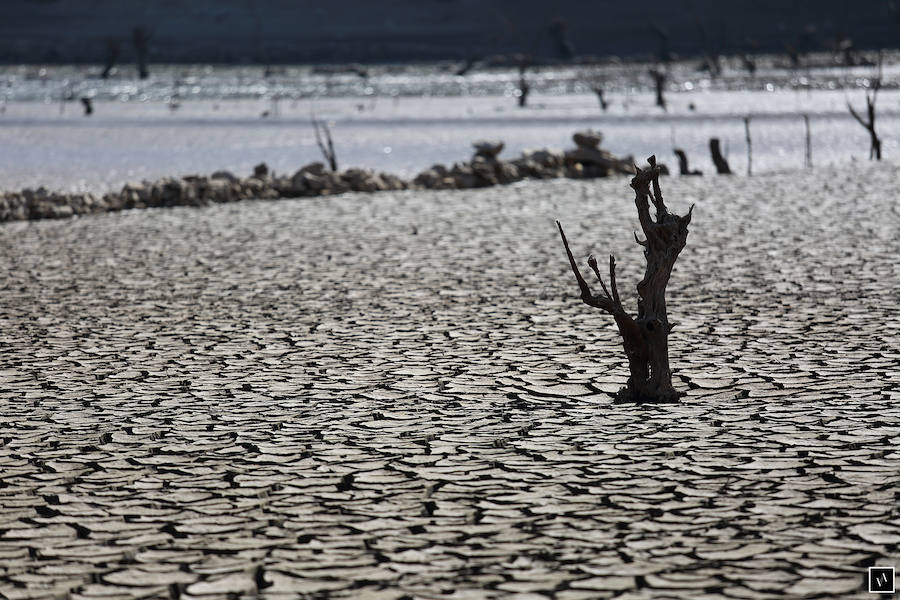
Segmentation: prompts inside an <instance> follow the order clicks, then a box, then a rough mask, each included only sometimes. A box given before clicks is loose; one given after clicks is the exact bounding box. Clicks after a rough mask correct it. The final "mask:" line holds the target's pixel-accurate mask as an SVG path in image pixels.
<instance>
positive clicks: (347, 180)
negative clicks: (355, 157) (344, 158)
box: [340, 169, 378, 192]
mask: <svg viewBox="0 0 900 600" xmlns="http://www.w3.org/2000/svg"><path fill="white" fill-rule="evenodd" d="M340 178H341V180H342V181H343V183H344V184H346V185H348V186H349V187H350V189H351V190H354V191H357V192H374V191H377V190H378V185H377V183H376V182H375V180H374V179H375V178H374V175H373V173H372V172H371V171H368V170H366V169H347V170H346V171H344V172H343V173H341V174H340Z"/></svg>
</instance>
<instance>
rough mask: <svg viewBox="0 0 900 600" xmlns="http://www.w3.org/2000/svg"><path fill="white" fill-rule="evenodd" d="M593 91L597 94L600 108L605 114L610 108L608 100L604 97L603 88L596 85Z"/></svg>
mask: <svg viewBox="0 0 900 600" xmlns="http://www.w3.org/2000/svg"><path fill="white" fill-rule="evenodd" d="M591 89H593V90H594V93H595V94H597V100H599V101H600V108H602V109H603V112H606V109H607V108H609V102H607V100H606V98H604V97H603V88H602V87H600V86H599V85H595V86H593V87H592V88H591Z"/></svg>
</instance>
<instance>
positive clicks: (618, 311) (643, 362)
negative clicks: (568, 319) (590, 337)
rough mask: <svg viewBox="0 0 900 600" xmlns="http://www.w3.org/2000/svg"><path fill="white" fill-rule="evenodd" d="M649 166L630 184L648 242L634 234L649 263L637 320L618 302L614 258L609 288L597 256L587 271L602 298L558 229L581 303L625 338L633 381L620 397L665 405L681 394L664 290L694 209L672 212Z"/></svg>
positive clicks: (652, 165) (641, 284) (655, 171)
mask: <svg viewBox="0 0 900 600" xmlns="http://www.w3.org/2000/svg"><path fill="white" fill-rule="evenodd" d="M648 162H649V163H650V168H649V169H647V170H644V171H642V170H641V169H637V167H635V168H636V169H637V175H635V176H634V178H633V179H632V180H631V187H632V189H633V190H634V194H635V195H634V203H635V205H636V206H637V211H638V218H639V219H640V222H641V229H642V230H643V231H644V235H645V236H646V238H647V239H646V240H641V239H639V238H638V236H637V234H636V233H635V235H634V239H635V241H637V243H638V244H640V245H641V246H643V247H644V258H645V259H646V261H647V268H646V271H645V272H644V278H643V279H642V280H641V281H640V282H639V283H638V285H637V292H638V302H637V317H632V316H631V315H630V314H628V312H626V310H625V308H624V307H623V306H622V302H621V300H620V298H619V290H618V288H617V287H616V260H615V258H614V257H613V256H611V255H610V257H609V288H607V287H606V284H605V283H604V282H603V278H602V277H601V275H600V270H599V268H598V267H597V260H596V259H595V258H594V257H593V255H591V256H590V257H589V258H588V261H587V262H588V266H590V268H591V270H593V271H594V274H595V275H596V276H597V279H598V280H599V281H600V287H601V289H602V290H603V293H602V294H596V295H595V294H594V293H593V292H592V291H591V288H590V286H589V285H588V283H587V281H585V280H584V277H582V275H581V272H580V271H579V270H578V265H576V264H575V257H574V256H573V255H572V251H571V250H570V249H569V242H568V240H566V234H565V232H564V231H563V228H562V225H560V223H559V221H557V222H556V225H557V227H558V228H559V235H560V237H562V242H563V246H565V249H566V255H567V256H568V258H569V265H570V266H571V267H572V272H573V273H574V274H575V279H576V281H577V282H578V288H579V289H580V290H581V300H582V301H583V302H584V303H585V304H587V305H588V306H592V307H594V308H599V309H600V310H603V311H605V312H608V313H609V314H611V315H612V316H613V318H614V319H615V321H616V325H617V326H618V328H619V334H620V335H621V336H622V345H623V347H624V349H625V356H626V357H627V358H628V368H629V370H630V376H629V377H628V384H627V385H626V387H625V388H623V389H622V390H621V391H620V392H619V394H618V398H619V399H620V400H625V401H634V402H644V401H649V402H666V401H671V400H675V399H677V398H678V397H679V396H681V395H683V394H682V393H679V392H677V391H676V390H675V388H674V387H672V373H671V370H670V369H669V342H668V340H669V333H670V332H671V331H672V329H673V327H674V326H673V325H671V324H670V323H669V319H668V316H667V314H666V298H665V293H666V285H667V284H668V283H669V277H670V276H671V274H672V267H673V266H674V264H675V260H676V259H677V258H678V254H679V253H680V252H681V250H682V249H683V248H684V245H685V243H686V241H687V234H688V224H690V222H691V213H692V212H693V210H694V207H693V206H691V209H690V210H689V211H688V213H687V214H686V215H685V216H683V217H682V216H678V215H674V214H671V213H669V211H668V210H667V209H666V205H665V203H664V202H663V196H662V191H661V190H660V187H659V172H660V171H659V167H657V166H656V157H655V156H651V157H650V158H649V159H648ZM650 202H652V203H653V206H654V207H656V220H655V221H654V220H653V219H652V218H651V217H650Z"/></svg>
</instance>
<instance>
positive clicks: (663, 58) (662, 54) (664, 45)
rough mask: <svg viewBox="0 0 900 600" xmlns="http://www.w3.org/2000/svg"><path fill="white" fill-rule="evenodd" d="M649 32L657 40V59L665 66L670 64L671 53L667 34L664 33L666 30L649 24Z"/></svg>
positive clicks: (654, 24)
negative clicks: (651, 32)
mask: <svg viewBox="0 0 900 600" xmlns="http://www.w3.org/2000/svg"><path fill="white" fill-rule="evenodd" d="M650 30H651V31H653V33H654V34H655V35H656V38H657V40H659V50H658V51H657V58H658V59H659V61H660V62H663V63H665V64H669V63H670V62H672V53H671V52H670V51H669V34H668V33H666V30H665V29H663V28H662V27H660V26H659V25H657V24H656V23H650Z"/></svg>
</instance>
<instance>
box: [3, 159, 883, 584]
mask: <svg viewBox="0 0 900 600" xmlns="http://www.w3.org/2000/svg"><path fill="white" fill-rule="evenodd" d="M898 183H900V182H898V175H897V171H896V170H890V169H883V168H882V169H870V170H866V171H864V172H862V173H860V172H857V171H856V170H853V171H851V170H846V171H831V170H816V171H814V172H804V173H791V174H784V175H763V176H759V177H754V178H753V180H752V181H748V180H746V179H743V178H730V179H725V178H720V179H718V180H715V181H713V180H704V179H702V178H676V179H673V180H671V181H669V182H667V190H666V191H667V199H668V201H669V202H670V204H671V205H672V208H673V210H679V211H681V210H684V209H686V208H687V206H688V205H690V204H691V203H696V205H697V208H696V209H695V211H694V222H693V225H694V227H693V229H692V233H691V236H692V239H691V244H690V245H689V246H688V247H687V249H686V250H685V252H684V255H683V256H682V258H681V260H680V261H679V263H678V265H677V269H676V271H675V273H674V274H673V280H672V283H671V284H670V287H669V297H668V299H669V303H668V307H669V314H670V318H671V319H672V321H673V322H674V323H676V324H677V327H676V329H675V331H674V332H673V334H672V337H671V340H670V341H671V357H672V366H673V368H674V370H675V377H674V383H675V385H676V386H677V387H678V388H680V389H685V390H686V391H687V396H686V398H685V399H684V400H683V401H682V402H680V403H678V404H675V405H664V406H642V405H636V404H614V403H613V399H612V396H613V394H614V393H615V391H617V390H618V389H619V388H620V387H621V386H622V384H623V383H624V381H625V380H626V378H627V375H628V372H627V367H626V366H625V365H624V364H623V363H622V361H621V359H620V349H619V343H618V341H617V338H616V333H615V331H614V329H613V328H612V327H611V326H609V324H608V323H606V322H605V321H604V320H603V319H602V317H600V316H598V315H596V314H595V313H593V312H591V311H589V310H588V309H587V308H585V307H583V306H581V305H580V304H578V303H577V302H576V301H575V298H574V295H575V293H576V292H575V291H573V290H572V285H571V273H570V272H569V271H568V265H567V264H566V261H565V256H564V253H563V252H562V250H561V248H560V247H559V242H558V239H557V237H556V231H555V229H554V225H553V218H554V217H559V216H560V215H565V216H566V223H567V225H568V227H569V231H570V232H571V235H572V238H573V239H575V240H579V243H578V244H577V245H576V247H573V251H574V252H575V254H576V256H578V257H584V256H585V255H586V254H587V253H588V251H594V252H596V253H606V252H607V251H610V252H614V253H615V254H616V255H617V256H619V279H620V283H621V285H622V290H625V289H626V287H630V286H628V282H630V281H635V280H637V279H638V278H639V277H640V268H641V264H642V261H641V260H640V257H639V255H638V252H637V250H636V249H635V248H634V244H633V241H632V239H631V233H632V232H631V229H630V227H629V223H630V222H629V219H631V218H632V217H633V211H634V208H633V203H632V199H631V195H630V194H628V193H627V192H626V191H623V188H624V187H625V182H624V181H623V180H621V179H611V180H599V181H591V182H585V181H567V180H560V181H548V182H530V183H524V184H518V185H516V186H515V188H503V187H496V188H490V189H484V190H472V191H441V192H419V191H400V192H386V193H384V194H381V195H379V196H377V197H375V196H370V195H355V196H346V197H336V198H321V199H310V200H303V201H302V202H298V201H290V200H287V201H280V202H259V203H254V204H249V203H238V204H233V205H229V206H217V205H214V206H210V207H207V208H204V209H200V210H187V209H174V210H166V211H157V210H150V211H143V212H141V213H140V214H138V213H135V212H131V213H127V212H126V213H117V214H108V215H102V216H99V217H97V218H92V219H77V220H68V221H52V222H51V221H44V222H37V223H31V224H28V225H27V226H25V225H24V224H17V223H8V224H5V225H4V226H3V227H0V248H2V250H0V270H2V271H3V273H4V277H3V279H2V281H0V286H2V288H0V406H2V411H0V595H2V596H3V597H5V598H10V599H17V600H18V599H26V598H71V599H73V600H75V599H78V600H80V599H89V598H90V599H97V600H99V599H101V598H103V599H107V600H108V599H111V598H121V599H129V598H137V597H153V598H181V599H187V598H225V597H238V596H241V595H244V596H249V595H253V594H257V593H258V594H259V595H260V596H261V597H266V598H269V597H271V598H275V597H290V596H291V595H292V594H293V595H294V596H296V595H304V594H305V595H306V596H307V597H319V598H324V597H328V598H376V599H378V598H381V599H398V600H399V599H400V598H410V597H425V598H438V597H447V598H487V599H492V598H528V597H542V598H558V599H586V598H590V599H596V598H621V599H623V600H624V599H633V598H684V597H690V598H701V599H702V598H773V599H774V598H779V599H783V598H800V597H821V598H826V597H827V598H858V597H861V596H862V595H865V592H863V591H862V590H863V587H862V586H863V575H864V571H865V568H866V567H867V566H869V565H892V564H893V565H896V564H897V563H898V560H900V552H898V548H900V528H898V527H897V522H898V517H900V515H898V512H897V506H898V505H897V496H898V493H900V475H898V473H900V452H898V450H897V449H898V447H900V426H898V423H900V410H898V400H900V370H898V369H897V365H898V362H900V353H898V350H897V348H898V347H900V329H898V327H897V318H896V311H895V307H896V298H895V296H896V289H897V287H898V285H900V266H898V263H897V261H896V256H897V255H898V253H900V242H898V239H897V237H896V223H897V219H898V213H897V208H896V206H895V205H894V201H893V199H892V198H891V197H890V196H889V195H887V194H884V193H883V191H884V190H885V189H894V188H896V187H897V185H898ZM596 232H603V233H602V235H601V237H597V234H596ZM589 234H590V235H592V236H593V237H594V241H593V242H592V243H588V241H587V240H588V239H589V237H590V236H589ZM633 300H634V299H633V298H626V297H624V294H623V301H624V302H629V301H631V302H633ZM517 594H519V595H517Z"/></svg>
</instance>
